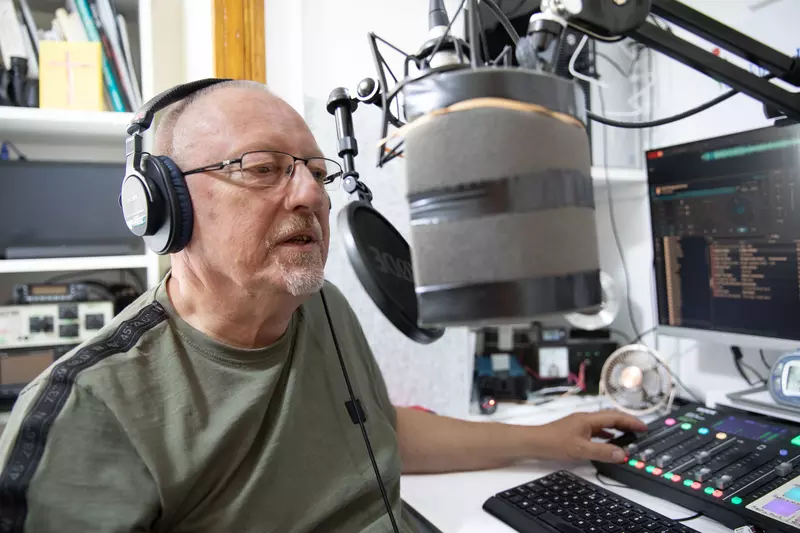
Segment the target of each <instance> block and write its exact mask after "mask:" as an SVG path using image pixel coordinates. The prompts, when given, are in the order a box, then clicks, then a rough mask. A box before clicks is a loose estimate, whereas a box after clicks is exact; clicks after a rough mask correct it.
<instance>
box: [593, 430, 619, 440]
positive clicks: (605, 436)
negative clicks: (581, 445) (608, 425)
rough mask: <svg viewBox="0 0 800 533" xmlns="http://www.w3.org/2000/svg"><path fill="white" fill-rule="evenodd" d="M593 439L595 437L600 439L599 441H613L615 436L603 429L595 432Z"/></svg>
mask: <svg viewBox="0 0 800 533" xmlns="http://www.w3.org/2000/svg"><path fill="white" fill-rule="evenodd" d="M592 437H595V438H598V439H606V440H611V439H613V438H614V434H613V433H611V432H610V431H606V430H604V429H601V430H599V431H595V432H594V433H593V434H592Z"/></svg>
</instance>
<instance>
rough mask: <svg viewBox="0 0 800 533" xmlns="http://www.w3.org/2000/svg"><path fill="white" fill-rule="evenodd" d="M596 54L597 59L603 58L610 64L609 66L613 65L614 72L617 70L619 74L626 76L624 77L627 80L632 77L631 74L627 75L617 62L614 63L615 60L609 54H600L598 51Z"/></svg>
mask: <svg viewBox="0 0 800 533" xmlns="http://www.w3.org/2000/svg"><path fill="white" fill-rule="evenodd" d="M594 54H595V55H596V56H597V57H602V58H603V59H605V60H606V61H607V62H608V64H609V65H611V66H612V67H614V70H616V71H617V72H619V73H620V74H621V75H622V76H624V77H626V78H627V77H628V76H630V74H629V73H626V72H625V70H624V69H623V68H622V67H621V66H619V63H617V62H616V61H614V60H613V59H611V56H609V55H608V54H606V53H603V52H598V51H595V53H594Z"/></svg>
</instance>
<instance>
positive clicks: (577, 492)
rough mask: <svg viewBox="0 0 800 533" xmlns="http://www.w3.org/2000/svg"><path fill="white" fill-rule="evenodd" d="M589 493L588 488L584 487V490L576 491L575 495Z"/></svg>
mask: <svg viewBox="0 0 800 533" xmlns="http://www.w3.org/2000/svg"><path fill="white" fill-rule="evenodd" d="M587 492H589V489H587V488H585V487H584V488H582V489H578V490H576V491H575V494H586V493H587Z"/></svg>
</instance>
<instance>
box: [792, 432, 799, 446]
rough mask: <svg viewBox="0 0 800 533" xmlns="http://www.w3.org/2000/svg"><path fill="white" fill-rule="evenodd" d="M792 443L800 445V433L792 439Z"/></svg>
mask: <svg viewBox="0 0 800 533" xmlns="http://www.w3.org/2000/svg"><path fill="white" fill-rule="evenodd" d="M792 444H794V445H795V446H800V435H798V436H796V437H795V438H793V439H792Z"/></svg>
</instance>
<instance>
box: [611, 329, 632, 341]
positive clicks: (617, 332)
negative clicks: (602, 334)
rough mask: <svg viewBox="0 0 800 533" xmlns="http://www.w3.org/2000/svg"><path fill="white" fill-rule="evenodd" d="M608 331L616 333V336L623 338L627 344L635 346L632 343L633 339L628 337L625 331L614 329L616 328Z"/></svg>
mask: <svg viewBox="0 0 800 533" xmlns="http://www.w3.org/2000/svg"><path fill="white" fill-rule="evenodd" d="M608 331H610V332H611V333H614V334H615V335H619V336H620V337H622V338H623V340H624V341H625V343H626V344H634V343H632V342H631V338H630V337H629V336H628V334H627V333H625V332H624V331H622V330H619V329H614V328H609V329H608Z"/></svg>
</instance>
